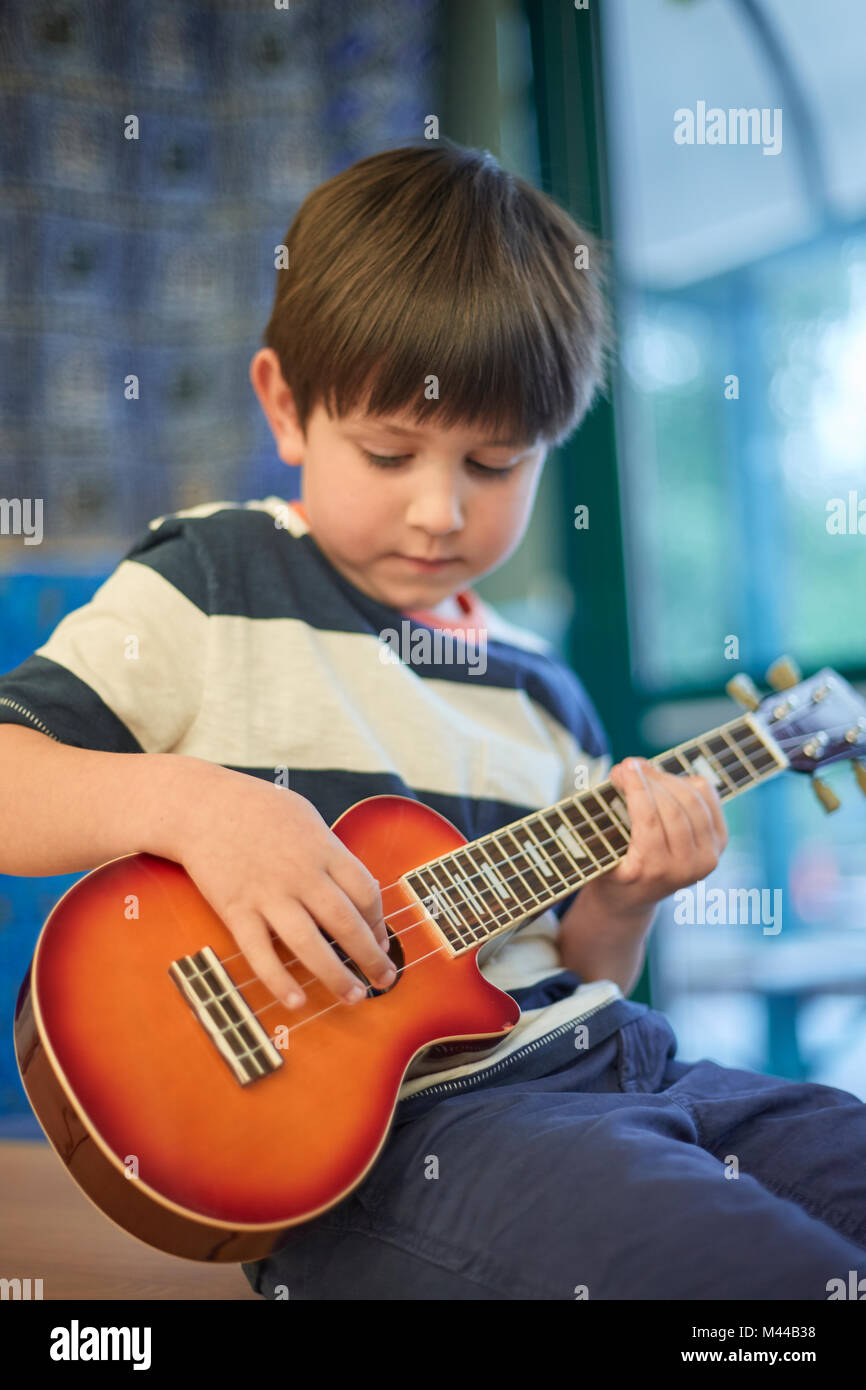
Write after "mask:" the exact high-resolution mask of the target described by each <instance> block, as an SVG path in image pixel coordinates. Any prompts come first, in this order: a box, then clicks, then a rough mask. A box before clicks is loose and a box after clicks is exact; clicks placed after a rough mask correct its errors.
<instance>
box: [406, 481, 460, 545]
mask: <svg viewBox="0 0 866 1390" xmlns="http://www.w3.org/2000/svg"><path fill="white" fill-rule="evenodd" d="M406 524H407V525H408V526H409V527H417V529H418V530H419V531H426V532H427V533H428V535H431V536H447V535H450V534H451V533H452V532H453V531H459V530H460V529H461V527H462V526H463V507H462V503H461V501H460V498H459V497H458V496H457V494H456V492H455V491H454V489H453V488H448V487H444V488H426V489H425V490H424V492H422V493H419V494H418V495H416V496H415V497H413V498H412V500H411V502H410V503H409V507H408V510H407V513H406Z"/></svg>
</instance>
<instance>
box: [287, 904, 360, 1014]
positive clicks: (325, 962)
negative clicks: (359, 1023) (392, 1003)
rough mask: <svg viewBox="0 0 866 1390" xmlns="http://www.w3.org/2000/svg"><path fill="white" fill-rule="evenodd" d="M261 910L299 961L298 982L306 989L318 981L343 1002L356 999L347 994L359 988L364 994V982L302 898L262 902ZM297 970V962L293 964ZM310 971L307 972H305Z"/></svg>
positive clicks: (352, 1001) (354, 1001) (295, 959)
mask: <svg viewBox="0 0 866 1390" xmlns="http://www.w3.org/2000/svg"><path fill="white" fill-rule="evenodd" d="M262 912H263V915H264V916H265V918H266V919H267V921H268V922H269V923H270V925H271V926H272V927H273V929H274V931H275V932H276V933H277V936H279V937H280V938H281V939H282V941H283V942H285V944H286V946H288V948H289V950H290V951H291V952H292V956H293V958H294V961H295V962H297V961H300V962H301V964H302V965H303V967H304V975H303V977H301V979H300V985H301V986H302V987H303V988H304V989H309V988H310V986H311V985H314V984H315V983H316V982H317V981H321V983H322V984H323V985H324V986H325V988H326V989H329V990H330V991H331V993H332V994H333V995H334V996H335V998H337V999H339V1000H340V1001H341V1002H342V1003H347V1004H348V1003H356V1002H357V1000H356V999H350V998H349V997H348V996H349V995H350V994H352V993H353V992H354V991H355V990H356V989H358V988H360V989H361V991H362V993H361V994H360V995H358V999H360V998H362V997H363V995H364V994H366V992H367V991H366V985H365V983H364V981H363V980H359V979H358V977H357V975H355V974H354V972H353V971H352V970H350V968H349V966H348V965H346V964H345V963H344V962H343V961H342V960H341V959H340V957H339V956H338V954H337V952H336V951H335V949H334V947H333V946H332V945H331V943H330V942H329V941H327V940H326V938H325V937H324V936H323V934H322V924H320V922H319V919H318V915H316V916H314V915H313V914H312V913H311V912H310V911H309V910H308V909H307V905H306V902H305V901H303V902H302V901H301V900H298V901H291V900H288V901H286V900H284V901H282V902H280V903H270V904H269V903H267V902H264V903H263V904H262ZM294 968H295V970H296V972H297V969H298V967H297V964H295V966H294ZM307 972H309V973H307Z"/></svg>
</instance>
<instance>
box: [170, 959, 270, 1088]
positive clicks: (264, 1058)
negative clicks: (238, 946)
mask: <svg viewBox="0 0 866 1390" xmlns="http://www.w3.org/2000/svg"><path fill="white" fill-rule="evenodd" d="M168 973H169V975H170V976H171V978H172V979H173V980H174V982H175V984H176V985H177V987H178V989H179V990H180V992H181V994H182V995H183V997H184V999H185V1000H186V1002H187V1003H188V1004H189V1006H190V1008H191V1009H192V1012H193V1015H194V1016H195V1018H196V1019H197V1020H198V1022H199V1023H200V1024H201V1026H202V1028H204V1030H205V1032H206V1033H207V1035H208V1037H209V1038H210V1040H211V1042H212V1043H213V1045H214V1047H215V1048H216V1049H217V1051H218V1052H219V1054H220V1056H221V1057H222V1058H223V1059H224V1060H225V1061H226V1062H227V1063H228V1065H229V1067H230V1068H231V1070H232V1074H233V1076H234V1078H235V1080H236V1081H239V1082H240V1083H241V1085H242V1086H248V1085H249V1083H250V1082H251V1081H260V1080H261V1078H262V1077H263V1076H268V1075H270V1073H271V1072H274V1071H276V1070H277V1069H278V1068H279V1067H281V1066H282V1065H283V1059H282V1057H281V1056H280V1054H279V1052H278V1051H277V1049H276V1047H274V1044H273V1043H272V1042H271V1039H270V1038H269V1036H268V1034H267V1033H266V1032H265V1030H264V1028H263V1027H262V1025H261V1024H260V1023H259V1020H258V1019H257V1018H256V1016H255V1014H254V1013H253V1011H252V1009H251V1008H250V1006H249V1004H248V1003H247V1001H246V1000H245V999H244V997H243V995H242V994H241V992H240V990H239V989H238V987H237V985H236V984H235V983H234V981H233V980H232V979H231V977H230V976H229V974H228V973H227V971H226V970H225V969H224V968H223V966H222V965H221V964H220V961H219V957H218V956H217V955H216V953H215V952H214V951H213V950H212V949H211V947H210V946H204V947H202V949H201V950H200V951H197V952H196V954H195V955H194V956H181V958H180V960H175V961H172V963H171V965H170V966H169V969H168Z"/></svg>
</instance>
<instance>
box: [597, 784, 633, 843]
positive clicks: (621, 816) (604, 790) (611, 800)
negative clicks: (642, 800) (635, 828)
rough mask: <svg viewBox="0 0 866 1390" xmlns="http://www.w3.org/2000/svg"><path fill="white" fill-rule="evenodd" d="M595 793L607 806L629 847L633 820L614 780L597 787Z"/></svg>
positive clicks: (624, 841)
mask: <svg viewBox="0 0 866 1390" xmlns="http://www.w3.org/2000/svg"><path fill="white" fill-rule="evenodd" d="M595 794H596V796H597V797H598V798H599V800H602V801H604V803H605V805H606V806H607V813H608V815H609V816H610V818H611V820H612V821H613V823H614V825H615V827H616V829H617V831H618V833H619V835H620V838H621V839H622V841H623V845H624V846H625V847H626V848H627V847H628V843H629V841H630V839H631V821H630V820H629V814H628V809H627V807H626V804H625V802H624V801H623V799H622V797H621V796H620V794H619V792H618V791H617V789H616V787H615V786H614V785H613V782H605V783H603V785H602V786H600V787H596V789H595Z"/></svg>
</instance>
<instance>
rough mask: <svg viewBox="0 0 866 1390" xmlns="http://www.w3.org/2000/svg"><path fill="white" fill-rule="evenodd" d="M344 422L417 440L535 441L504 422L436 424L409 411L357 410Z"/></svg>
mask: <svg viewBox="0 0 866 1390" xmlns="http://www.w3.org/2000/svg"><path fill="white" fill-rule="evenodd" d="M344 423H345V424H347V425H348V426H350V427H354V428H360V427H366V428H369V427H371V426H372V427H375V428H376V429H380V430H384V431H385V432H386V433H388V434H393V435H396V436H398V437H399V438H401V439H407V440H410V441H413V442H416V443H417V442H422V441H425V440H426V441H432V440H435V439H451V438H453V439H455V440H461V439H465V440H469V441H471V442H472V443H474V444H484V445H486V446H487V447H488V448H491V449H492V448H507V449H513V448H516V447H518V446H520V447H523V448H527V447H529V446H530V445H531V444H532V442H533V441H532V440H528V439H521V438H519V437H517V436H516V435H514V434H513V432H512V431H509V430H507V429H502V427H501V426H500V428H499V429H497V428H496V427H495V426H493V427H492V426H490V425H487V424H484V423H483V422H481V423H477V424H475V425H473V424H470V423H463V424H458V425H451V426H447V427H446V426H443V425H438V424H434V423H433V422H432V421H426V422H425V421H420V420H418V419H416V417H415V416H413V415H411V414H410V413H409V412H402V413H389V414H388V415H372V414H370V413H369V412H365V411H361V410H356V411H352V412H351V413H350V414H349V415H347V416H345V417H344Z"/></svg>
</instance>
